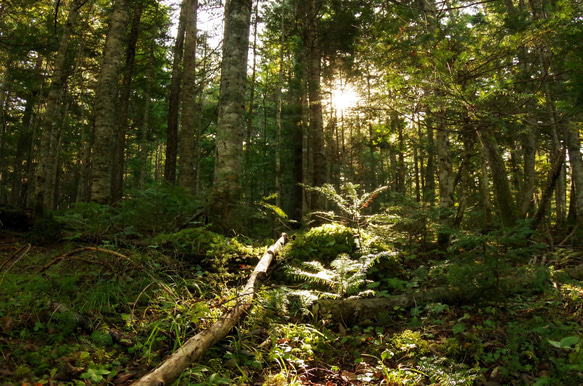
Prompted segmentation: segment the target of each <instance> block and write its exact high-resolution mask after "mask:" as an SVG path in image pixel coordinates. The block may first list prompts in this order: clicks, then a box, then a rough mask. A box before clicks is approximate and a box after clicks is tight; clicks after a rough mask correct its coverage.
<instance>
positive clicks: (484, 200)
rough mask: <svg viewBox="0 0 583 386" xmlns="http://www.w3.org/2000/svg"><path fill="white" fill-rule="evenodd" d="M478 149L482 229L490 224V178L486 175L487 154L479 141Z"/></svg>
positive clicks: (487, 227)
mask: <svg viewBox="0 0 583 386" xmlns="http://www.w3.org/2000/svg"><path fill="white" fill-rule="evenodd" d="M478 145H479V150H480V161H481V162H480V174H479V177H478V178H479V180H480V182H479V183H480V204H481V206H482V210H483V211H484V224H483V228H482V229H489V228H490V227H491V226H492V202H491V200H490V178H489V176H488V156H487V155H486V151H485V149H484V146H482V144H481V143H480V142H479V143H478Z"/></svg>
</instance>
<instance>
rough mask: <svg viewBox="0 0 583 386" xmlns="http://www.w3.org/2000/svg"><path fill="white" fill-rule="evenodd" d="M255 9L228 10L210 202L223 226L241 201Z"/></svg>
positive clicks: (237, 2)
mask: <svg viewBox="0 0 583 386" xmlns="http://www.w3.org/2000/svg"><path fill="white" fill-rule="evenodd" d="M252 5H253V4H252V1H251V0H230V1H228V2H227V5H226V6H225V32H224V40H223V62H222V65H221V86H220V96H219V122H218V125H217V138H216V149H217V156H216V164H215V175H214V179H213V197H212V202H211V205H212V209H213V215H215V216H217V217H218V218H219V221H218V223H222V225H227V224H229V222H231V221H234V220H235V217H236V205H237V204H238V203H239V200H240V198H241V180H240V176H241V171H242V161H243V159H242V153H243V143H242V142H243V134H244V130H245V89H246V83H247V56H248V51H249V28H250V22H251V9H252ZM229 226H231V224H230V225H229Z"/></svg>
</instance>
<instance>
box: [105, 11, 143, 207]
mask: <svg viewBox="0 0 583 386" xmlns="http://www.w3.org/2000/svg"><path fill="white" fill-rule="evenodd" d="M137 3H138V4H137V7H136V8H135V9H134V10H133V12H134V15H133V18H132V24H131V29H130V36H129V39H128V44H127V49H126V61H125V66H124V69H123V80H122V82H121V88H120V93H119V94H120V96H119V116H118V122H117V135H115V136H114V139H115V142H114V153H113V155H114V161H113V164H112V180H111V199H112V200H113V201H118V200H121V197H122V195H123V176H124V169H125V166H124V164H125V142H126V132H127V130H128V111H129V106H130V93H131V86H132V76H133V72H134V62H135V58H136V44H137V43H138V36H139V34H140V20H141V18H142V10H143V8H144V5H143V2H142V1H138V2H137Z"/></svg>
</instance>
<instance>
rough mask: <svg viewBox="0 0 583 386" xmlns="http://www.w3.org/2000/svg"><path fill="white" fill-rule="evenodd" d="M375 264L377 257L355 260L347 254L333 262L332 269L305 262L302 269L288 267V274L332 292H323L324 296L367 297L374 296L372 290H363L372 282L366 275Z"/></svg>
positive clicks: (362, 257) (371, 256) (315, 262)
mask: <svg viewBox="0 0 583 386" xmlns="http://www.w3.org/2000/svg"><path fill="white" fill-rule="evenodd" d="M375 262H376V256H375V255H367V256H361V257H360V258H358V259H356V260H353V259H351V258H350V256H348V255H347V254H342V255H340V256H338V257H337V258H336V259H335V260H334V261H332V263H331V264H330V266H331V269H328V268H326V267H324V265H322V263H320V262H319V261H309V262H304V263H303V264H302V267H288V270H287V273H288V274H289V275H291V276H292V277H294V278H295V279H296V280H298V279H299V280H305V281H307V282H308V283H311V284H316V285H317V286H320V287H323V288H325V289H327V290H328V291H330V292H322V293H321V294H322V295H324V296H329V297H343V296H351V295H352V296H354V295H358V296H365V295H369V294H372V291H371V290H362V288H363V286H365V285H366V284H368V283H370V282H371V281H370V280H367V278H366V274H367V271H368V270H369V268H370V267H372V265H373V264H374V263H375Z"/></svg>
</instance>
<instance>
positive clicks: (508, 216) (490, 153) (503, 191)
mask: <svg viewBox="0 0 583 386" xmlns="http://www.w3.org/2000/svg"><path fill="white" fill-rule="evenodd" d="M478 138H479V139H480V142H481V144H482V147H483V149H484V151H485V153H486V156H487V157H488V165H489V166H490V171H491V172H492V183H493V186H494V194H495V198H496V204H497V206H498V211H499V212H500V218H501V220H502V225H503V226H505V227H511V226H513V225H514V224H515V222H516V209H515V205H514V199H513V197H512V192H511V191H510V185H509V183H508V175H507V173H506V168H505V167H504V159H503V158H502V155H501V154H500V150H499V149H498V145H497V144H496V142H495V141H494V138H492V136H491V134H490V133H489V132H488V131H487V130H479V131H478Z"/></svg>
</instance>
